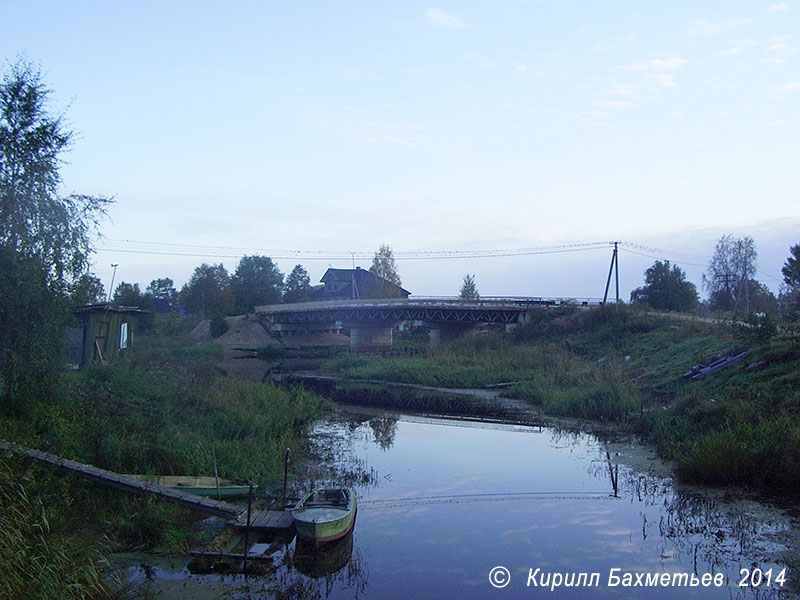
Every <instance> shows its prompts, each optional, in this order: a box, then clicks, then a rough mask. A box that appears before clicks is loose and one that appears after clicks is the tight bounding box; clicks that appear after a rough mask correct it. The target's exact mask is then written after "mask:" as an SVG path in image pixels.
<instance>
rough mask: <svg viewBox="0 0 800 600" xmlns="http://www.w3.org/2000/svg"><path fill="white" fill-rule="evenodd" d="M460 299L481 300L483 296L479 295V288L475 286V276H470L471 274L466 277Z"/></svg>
mask: <svg viewBox="0 0 800 600" xmlns="http://www.w3.org/2000/svg"><path fill="white" fill-rule="evenodd" d="M458 297H459V298H461V299H462V300H478V299H480V297H481V296H480V294H479V293H478V287H477V286H476V285H475V275H470V274H469V273H467V274H466V275H464V282H463V283H462V285H461V291H460V292H459V294H458Z"/></svg>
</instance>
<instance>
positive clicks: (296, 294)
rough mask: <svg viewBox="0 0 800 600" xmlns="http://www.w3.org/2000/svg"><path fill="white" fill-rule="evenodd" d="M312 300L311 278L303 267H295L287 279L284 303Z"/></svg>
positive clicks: (284, 289)
mask: <svg viewBox="0 0 800 600" xmlns="http://www.w3.org/2000/svg"><path fill="white" fill-rule="evenodd" d="M310 299H311V278H310V277H309V276H308V271H306V270H305V269H304V268H303V265H295V266H294V269H292V272H291V273H289V275H288V276H287V277H286V285H285V286H284V288H283V301H284V302H289V303H291V302H307V301H308V300H310Z"/></svg>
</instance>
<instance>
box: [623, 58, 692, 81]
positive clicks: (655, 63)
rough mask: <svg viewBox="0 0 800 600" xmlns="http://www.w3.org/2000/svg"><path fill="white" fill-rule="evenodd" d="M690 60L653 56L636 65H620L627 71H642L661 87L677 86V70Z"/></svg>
mask: <svg viewBox="0 0 800 600" xmlns="http://www.w3.org/2000/svg"><path fill="white" fill-rule="evenodd" d="M688 62H689V61H688V60H686V59H685V58H681V57H679V56H672V57H669V58H653V59H650V60H648V61H645V62H640V63H636V64H634V65H623V66H622V67H620V68H621V69H623V70H625V71H640V72H643V73H644V76H645V77H646V78H647V79H652V80H653V81H655V82H656V83H657V84H658V85H660V86H661V87H677V86H678V84H677V82H676V81H675V77H676V75H677V72H678V71H680V70H681V69H682V68H683V67H684V66H685V65H686V64H687V63H688Z"/></svg>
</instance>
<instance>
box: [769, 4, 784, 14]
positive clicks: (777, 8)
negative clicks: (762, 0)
mask: <svg viewBox="0 0 800 600" xmlns="http://www.w3.org/2000/svg"><path fill="white" fill-rule="evenodd" d="M784 10H789V3H788V2H781V3H780V4H773V5H772V6H770V7H769V12H782V11H784Z"/></svg>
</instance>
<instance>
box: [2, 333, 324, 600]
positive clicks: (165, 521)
mask: <svg viewBox="0 0 800 600" xmlns="http://www.w3.org/2000/svg"><path fill="white" fill-rule="evenodd" d="M220 357H221V352H220V350H219V348H218V347H216V346H215V345H213V344H195V343H194V342H193V341H192V340H191V339H190V338H189V337H188V335H185V334H184V333H183V332H182V331H179V330H178V328H177V325H176V323H175V322H172V321H169V320H164V321H161V322H159V323H158V324H157V325H156V326H155V327H154V328H153V329H152V330H151V331H150V332H149V333H147V334H142V335H141V336H140V337H139V339H138V343H137V347H136V348H135V349H133V351H132V352H130V353H129V355H128V356H127V357H123V358H122V359H121V360H119V361H117V362H115V363H113V364H109V365H106V366H104V367H95V368H88V369H85V370H81V371H72V372H64V373H63V374H62V380H61V381H60V382H59V385H58V386H57V393H56V394H55V395H54V396H53V397H51V398H50V399H49V401H48V402H46V403H44V402H41V401H40V402H30V403H26V402H24V401H21V402H19V403H17V404H15V405H14V406H4V407H3V412H2V414H0V438H2V439H5V440H6V441H9V442H14V443H17V444H20V445H22V446H26V447H30V448H35V449H39V450H45V451H47V452H51V453H54V454H57V455H59V456H64V457H66V458H71V459H73V460H78V461H80V462H86V463H90V464H92V465H95V466H97V467H101V468H105V469H109V470H112V471H115V472H119V473H142V474H176V475H208V474H213V462H212V447H213V449H214V452H215V454H216V460H217V465H218V468H219V476H220V477H243V478H248V479H250V480H253V481H254V482H255V483H257V484H258V485H259V490H263V489H265V488H266V489H269V488H275V487H277V485H279V484H280V483H281V482H282V478H283V466H284V452H285V449H286V448H289V449H291V451H292V455H293V456H298V455H301V456H302V454H303V452H304V448H305V444H306V436H305V432H306V430H307V428H308V427H310V426H311V425H312V424H313V423H314V422H315V421H316V420H317V419H318V418H319V417H320V416H321V415H322V414H324V413H325V412H327V411H328V410H330V409H331V406H332V405H331V403H330V402H329V401H327V400H325V399H324V398H322V397H320V396H318V395H316V394H313V393H312V392H309V391H307V390H305V389H302V388H299V387H297V388H289V389H282V388H276V387H273V386H269V385H264V384H260V383H254V382H249V381H244V380H241V379H238V378H235V377H231V376H226V375H223V374H222V373H221V372H220V371H219V369H218V368H217V367H216V364H217V363H218V362H219V360H220ZM0 506H2V512H0V566H1V568H2V570H3V577H0V597H2V598H26V599H34V598H36V599H38V598H42V599H45V598H47V599H61V598H65V599H66V598H69V599H72V598H81V599H83V598H92V599H103V598H129V597H130V598H135V597H137V595H136V592H135V590H132V589H128V588H126V587H125V586H124V585H122V583H121V582H114V581H106V580H105V579H104V578H103V577H101V573H102V571H103V570H104V564H105V563H106V559H105V558H104V557H105V556H107V555H108V554H109V553H111V552H118V551H157V550H162V549H168V550H173V551H175V550H176V551H179V552H185V551H187V550H188V549H189V548H190V547H191V546H193V545H195V544H197V543H198V541H199V540H198V539H197V538H196V536H197V535H201V534H200V533H197V532H198V528H197V527H196V526H197V524H198V522H199V521H200V520H202V519H204V518H205V516H203V515H198V514H197V513H193V512H191V511H189V510H186V509H183V508H180V507H178V506H174V505H171V504H168V503H165V502H163V501H160V500H156V499H153V498H142V497H137V496H133V495H131V494H128V493H126V492H119V491H116V490H113V489H107V488H104V487H101V486H99V485H98V484H93V483H90V482H86V481H83V480H79V479H76V478H74V477H70V476H65V475H63V474H58V473H55V472H52V471H50V470H48V469H46V468H44V467H40V466H37V465H34V464H32V463H29V462H26V461H23V460H22V459H19V458H17V457H12V456H8V455H5V454H0Z"/></svg>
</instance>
